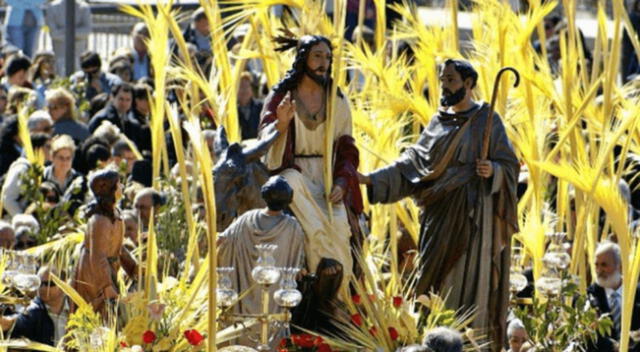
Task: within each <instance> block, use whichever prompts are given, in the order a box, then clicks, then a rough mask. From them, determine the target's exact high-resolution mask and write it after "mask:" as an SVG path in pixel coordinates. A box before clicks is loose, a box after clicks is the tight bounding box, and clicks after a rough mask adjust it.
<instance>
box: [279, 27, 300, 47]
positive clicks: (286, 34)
mask: <svg viewBox="0 0 640 352" xmlns="http://www.w3.org/2000/svg"><path fill="white" fill-rule="evenodd" d="M280 33H281V34H280V35H278V36H277V37H275V38H274V39H273V41H275V42H276V44H277V45H278V46H277V47H276V51H287V50H289V49H293V48H297V47H298V46H299V44H300V39H299V38H297V37H296V35H295V34H294V33H293V32H291V31H290V30H288V29H287V28H281V29H280Z"/></svg>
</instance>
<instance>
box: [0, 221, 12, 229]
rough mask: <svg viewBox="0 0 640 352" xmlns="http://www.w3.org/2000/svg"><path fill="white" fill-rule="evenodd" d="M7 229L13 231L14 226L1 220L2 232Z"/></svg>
mask: <svg viewBox="0 0 640 352" xmlns="http://www.w3.org/2000/svg"><path fill="white" fill-rule="evenodd" d="M6 229H11V230H13V226H11V224H10V223H8V222H6V221H4V220H0V231H4V230H6Z"/></svg>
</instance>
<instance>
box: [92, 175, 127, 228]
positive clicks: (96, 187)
mask: <svg viewBox="0 0 640 352" xmlns="http://www.w3.org/2000/svg"><path fill="white" fill-rule="evenodd" d="M119 185H120V174H118V173H117V172H116V171H113V170H100V171H97V172H96V173H94V174H93V175H92V176H91V179H90V180H89V188H90V189H91V192H92V193H93V195H94V199H93V200H92V201H91V202H90V203H89V205H88V206H87V213H86V215H87V217H91V216H92V215H93V214H99V215H103V216H106V217H108V218H109V219H110V220H111V221H112V222H114V221H115V220H116V219H119V218H120V212H119V211H118V209H117V208H116V201H117V193H118V187H119Z"/></svg>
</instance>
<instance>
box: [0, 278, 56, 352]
mask: <svg viewBox="0 0 640 352" xmlns="http://www.w3.org/2000/svg"><path fill="white" fill-rule="evenodd" d="M52 273H53V274H57V273H56V272H55V270H53V269H51V268H49V267H43V268H41V269H40V270H39V271H38V276H39V277H40V288H38V296H37V297H36V298H35V299H34V300H33V301H31V304H30V305H29V306H28V307H27V308H26V309H25V310H24V312H23V313H22V314H18V315H14V316H8V317H7V316H0V327H1V328H2V331H4V332H7V331H11V337H13V338H19V337H26V338H28V339H29V340H31V341H34V342H39V343H43V344H47V345H50V346H56V345H57V344H58V343H59V342H60V341H61V340H62V338H63V337H64V335H65V327H66V325H67V319H68V317H69V302H68V301H67V299H66V296H65V295H64V293H63V292H62V290H61V289H60V288H59V287H58V286H57V285H56V284H55V282H54V281H53V279H52V278H51V274H52ZM58 276H59V275H58Z"/></svg>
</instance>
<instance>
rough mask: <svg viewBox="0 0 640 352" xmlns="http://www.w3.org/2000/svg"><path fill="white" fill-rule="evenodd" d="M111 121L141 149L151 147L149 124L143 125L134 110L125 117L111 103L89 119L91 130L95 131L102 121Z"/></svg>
mask: <svg viewBox="0 0 640 352" xmlns="http://www.w3.org/2000/svg"><path fill="white" fill-rule="evenodd" d="M105 120H106V121H109V122H111V123H112V124H114V125H115V126H116V127H118V128H119V129H120V131H121V132H122V133H124V135H125V136H127V138H129V139H131V141H132V142H133V143H135V144H136V146H137V147H138V149H140V150H150V149H151V145H150V143H151V135H150V130H149V128H148V126H146V125H141V124H140V121H138V119H137V118H136V117H135V116H134V115H133V111H132V110H130V111H128V112H127V113H126V114H125V115H124V117H123V118H121V117H120V116H118V111H117V110H116V108H115V106H114V105H113V104H111V103H109V104H107V106H105V107H104V109H102V110H100V111H98V113H96V114H95V116H93V117H92V118H91V120H90V121H89V131H90V132H91V133H93V132H94V131H95V130H96V129H97V128H98V127H99V126H100V124H102V121H105Z"/></svg>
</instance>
